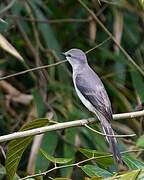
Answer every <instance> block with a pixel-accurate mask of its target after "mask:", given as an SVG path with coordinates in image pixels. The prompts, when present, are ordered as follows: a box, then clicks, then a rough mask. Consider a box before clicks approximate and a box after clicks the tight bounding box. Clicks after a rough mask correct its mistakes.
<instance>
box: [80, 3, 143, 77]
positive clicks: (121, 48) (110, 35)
mask: <svg viewBox="0 0 144 180" xmlns="http://www.w3.org/2000/svg"><path fill="white" fill-rule="evenodd" d="M78 2H79V3H80V4H81V5H82V7H83V8H84V9H85V10H86V11H87V12H88V13H89V14H90V15H91V17H92V18H93V19H94V20H95V21H96V22H97V23H98V24H99V25H100V26H101V28H102V29H103V30H104V31H105V32H106V34H108V35H109V37H111V39H112V40H113V41H114V43H115V44H116V45H117V46H118V47H119V49H120V50H121V52H122V53H123V54H124V55H125V57H126V58H127V60H128V62H129V63H130V65H132V66H133V67H135V68H136V69H137V70H138V71H139V72H140V73H141V75H143V76H144V71H143V69H141V67H140V66H139V65H138V64H137V63H135V61H134V59H133V58H131V56H130V55H129V54H128V53H127V52H126V50H125V49H124V48H123V47H122V46H121V45H120V44H119V43H118V42H117V40H116V39H115V37H114V36H113V35H112V33H111V32H110V31H109V30H108V29H107V28H106V27H105V26H104V24H103V23H102V22H101V21H100V20H99V19H98V18H97V16H96V15H95V13H94V12H93V11H92V10H91V9H89V7H88V6H87V5H86V4H85V3H84V2H83V1H82V0H78Z"/></svg>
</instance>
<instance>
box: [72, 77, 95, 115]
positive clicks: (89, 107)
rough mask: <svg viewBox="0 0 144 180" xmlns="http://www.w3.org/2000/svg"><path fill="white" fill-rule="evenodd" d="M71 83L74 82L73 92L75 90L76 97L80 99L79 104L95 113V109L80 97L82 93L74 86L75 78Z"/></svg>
mask: <svg viewBox="0 0 144 180" xmlns="http://www.w3.org/2000/svg"><path fill="white" fill-rule="evenodd" d="M73 82H74V87H75V90H76V93H77V95H78V97H79V98H80V100H81V102H82V103H83V104H84V105H85V107H86V108H87V109H88V110H89V111H91V112H93V113H95V108H94V107H93V105H92V104H91V103H90V102H89V101H88V100H87V99H86V98H85V97H84V96H83V95H82V93H81V92H80V91H79V90H78V88H77V86H76V83H75V78H73Z"/></svg>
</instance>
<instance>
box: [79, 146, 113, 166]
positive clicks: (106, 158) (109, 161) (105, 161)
mask: <svg viewBox="0 0 144 180" xmlns="http://www.w3.org/2000/svg"><path fill="white" fill-rule="evenodd" d="M79 151H80V152H81V153H82V154H84V155H85V156H86V157H88V158H91V157H96V159H95V161H96V163H97V164H99V165H101V166H102V167H108V166H110V165H113V164H114V161H113V158H112V156H110V154H109V153H103V152H98V151H96V150H91V149H82V148H80V149H79Z"/></svg>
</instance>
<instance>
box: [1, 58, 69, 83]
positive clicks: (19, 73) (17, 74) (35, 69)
mask: <svg viewBox="0 0 144 180" xmlns="http://www.w3.org/2000/svg"><path fill="white" fill-rule="evenodd" d="M66 61H67V60H63V61H59V62H57V63H54V64H47V65H43V66H39V67H36V68H31V69H27V70H24V71H20V72H17V73H14V74H10V75H7V76H4V77H0V81H1V80H4V79H8V78H11V77H14V76H19V75H21V74H26V73H28V72H32V71H37V70H41V69H44V68H49V67H52V66H57V65H59V64H62V63H64V62H66Z"/></svg>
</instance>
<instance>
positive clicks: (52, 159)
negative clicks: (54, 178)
mask: <svg viewBox="0 0 144 180" xmlns="http://www.w3.org/2000/svg"><path fill="white" fill-rule="evenodd" d="M40 152H41V153H42V154H43V155H44V157H45V158H46V159H48V160H49V161H51V162H53V163H58V164H66V163H68V162H70V161H72V159H71V158H55V157H53V156H50V155H49V154H47V153H46V152H45V151H44V150H42V149H41V150H40Z"/></svg>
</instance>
